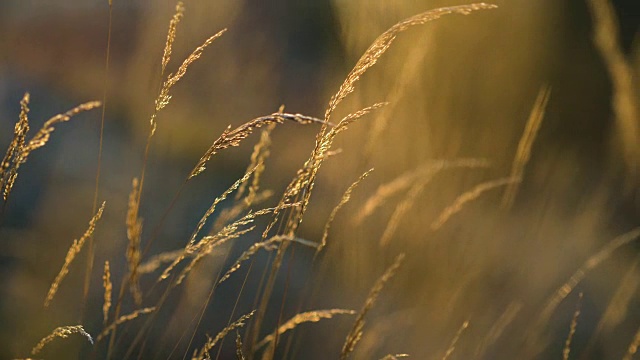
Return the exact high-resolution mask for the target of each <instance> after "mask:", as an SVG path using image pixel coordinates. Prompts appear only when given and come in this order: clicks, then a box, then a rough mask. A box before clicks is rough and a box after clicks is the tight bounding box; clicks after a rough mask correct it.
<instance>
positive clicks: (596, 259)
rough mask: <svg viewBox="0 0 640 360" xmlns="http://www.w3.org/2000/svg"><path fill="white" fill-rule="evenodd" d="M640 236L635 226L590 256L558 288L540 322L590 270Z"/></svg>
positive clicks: (542, 313) (639, 229) (639, 230)
mask: <svg viewBox="0 0 640 360" xmlns="http://www.w3.org/2000/svg"><path fill="white" fill-rule="evenodd" d="M639 237H640V228H635V229H633V230H631V231H629V232H627V233H624V234H622V235H620V236H618V237H616V238H615V239H613V240H611V242H609V243H608V244H607V245H605V246H604V247H603V248H602V249H600V251H598V252H597V253H595V254H594V255H592V256H591V257H589V259H587V261H586V262H585V263H584V264H583V265H582V266H581V267H580V268H579V269H578V270H576V272H575V273H573V275H571V277H570V278H569V280H567V281H566V282H565V283H564V284H562V286H560V287H559V288H558V290H556V292H555V293H554V294H553V296H551V297H550V298H549V300H548V301H547V303H546V305H545V307H544V309H543V310H542V312H541V314H540V316H539V317H538V319H539V322H540V323H546V322H547V321H548V320H549V318H550V317H551V314H552V313H553V311H554V310H555V309H556V308H557V307H558V305H559V304H560V302H561V301H562V300H564V299H565V298H566V297H567V296H568V295H569V294H570V293H571V292H572V291H573V289H575V287H576V285H578V283H579V282H580V281H582V279H584V277H585V276H586V274H587V273H588V272H589V271H591V270H593V269H594V268H595V267H596V266H598V265H600V263H602V262H603V261H604V260H606V259H607V258H608V257H609V256H611V254H612V253H613V252H614V251H616V250H617V249H619V248H620V247H622V246H625V245H627V244H629V243H631V242H633V241H635V240H637V239H638V238H639Z"/></svg>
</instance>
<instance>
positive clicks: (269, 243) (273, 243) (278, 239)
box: [218, 235, 318, 284]
mask: <svg viewBox="0 0 640 360" xmlns="http://www.w3.org/2000/svg"><path fill="white" fill-rule="evenodd" d="M283 241H289V242H295V243H298V244H301V245H305V246H309V247H313V248H317V247H318V244H316V243H314V242H311V241H308V240H304V239H300V238H295V237H290V236H284V235H276V236H273V237H271V238H270V239H268V240H266V241H261V242H259V243H255V244H253V245H251V247H249V249H248V250H246V251H245V252H243V253H242V255H240V257H239V258H238V260H236V262H235V263H234V264H233V265H231V268H230V269H229V270H227V272H226V273H225V274H224V275H222V277H221V278H220V280H219V281H218V284H220V283H222V282H223V281H225V280H227V279H228V278H229V277H230V276H231V274H233V273H234V272H236V271H238V269H240V265H242V262H244V261H247V260H249V258H251V257H252V256H253V255H254V254H255V253H257V252H258V250H260V249H264V250H267V251H271V250H274V249H276V247H277V245H279V244H280V243H282V242H283Z"/></svg>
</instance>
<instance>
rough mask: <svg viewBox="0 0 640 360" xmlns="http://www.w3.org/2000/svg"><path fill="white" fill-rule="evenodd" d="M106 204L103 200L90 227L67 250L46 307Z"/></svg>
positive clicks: (90, 233)
mask: <svg viewBox="0 0 640 360" xmlns="http://www.w3.org/2000/svg"><path fill="white" fill-rule="evenodd" d="M104 205H105V203H104V202H103V203H102V206H100V209H98V212H97V213H96V214H95V215H94V217H93V218H92V219H91V221H89V228H88V229H87V231H85V233H84V234H83V235H82V237H80V239H78V240H74V241H73V244H72V245H71V247H70V248H69V251H68V252H67V256H66V257H65V259H64V264H63V265H62V269H61V270H60V272H59V273H58V275H57V276H56V278H55V280H54V281H53V283H52V284H51V287H50V288H49V292H48V293H47V297H46V298H45V300H44V306H45V307H47V306H49V303H51V300H53V297H54V296H55V294H56V292H57V291H58V287H59V286H60V283H61V282H62V280H63V279H64V277H65V276H66V275H67V273H68V272H69V266H70V265H71V262H72V261H73V259H75V257H76V255H77V254H78V253H79V252H80V250H82V246H83V245H84V243H85V242H86V240H87V239H88V238H89V237H90V236H91V235H92V234H93V231H94V230H95V228H96V224H97V223H98V220H100V218H101V217H102V212H103V211H104Z"/></svg>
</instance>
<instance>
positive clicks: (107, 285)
mask: <svg viewBox="0 0 640 360" xmlns="http://www.w3.org/2000/svg"><path fill="white" fill-rule="evenodd" d="M102 286H103V288H104V304H103V305H102V317H103V319H104V320H103V323H104V324H106V323H107V320H108V319H109V309H110V308H111V292H112V291H113V284H112V283H111V270H110V269H109V262H108V261H105V262H104V274H103V275H102Z"/></svg>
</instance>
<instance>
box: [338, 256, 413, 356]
mask: <svg viewBox="0 0 640 360" xmlns="http://www.w3.org/2000/svg"><path fill="white" fill-rule="evenodd" d="M404 257H405V255H404V254H400V255H398V256H397V257H396V259H395V261H394V262H393V264H391V266H389V268H388V269H387V271H385V272H384V274H382V276H381V277H380V278H379V279H378V281H376V283H375V285H373V288H371V291H369V296H367V299H366V300H365V302H364V305H363V306H362V309H360V311H359V312H358V316H357V317H356V321H355V322H354V324H353V327H352V328H351V331H350V332H349V334H348V335H347V339H346V340H345V342H344V345H343V346H342V352H341V353H340V359H347V358H349V356H350V354H351V353H352V352H353V350H354V349H355V347H356V345H357V344H358V342H359V341H360V339H361V338H362V334H363V333H364V331H363V329H364V324H365V321H364V318H365V316H366V315H367V313H368V312H369V311H370V310H371V309H372V308H373V305H375V303H376V300H377V299H378V296H379V295H380V292H381V291H382V289H383V288H384V285H385V284H386V283H387V282H388V281H389V279H391V278H392V277H393V276H394V275H395V274H396V271H398V268H399V267H400V265H402V262H403V261H404Z"/></svg>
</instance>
